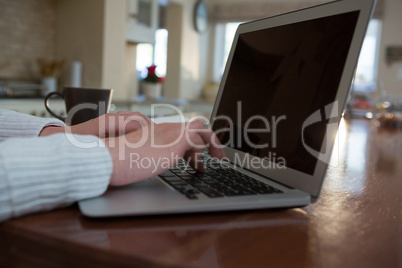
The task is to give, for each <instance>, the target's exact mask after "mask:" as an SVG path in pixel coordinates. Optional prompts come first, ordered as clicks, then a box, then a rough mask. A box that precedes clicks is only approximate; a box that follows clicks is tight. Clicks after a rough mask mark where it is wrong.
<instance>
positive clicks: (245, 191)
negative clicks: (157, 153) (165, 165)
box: [159, 158, 282, 199]
mask: <svg viewBox="0 0 402 268" xmlns="http://www.w3.org/2000/svg"><path fill="white" fill-rule="evenodd" d="M204 167H205V171H204V172H203V173H200V172H198V171H195V170H194V169H193V168H191V167H190V166H189V165H188V164H187V163H186V162H185V161H184V160H182V161H180V162H179V163H178V164H177V165H176V166H174V167H173V168H171V169H169V170H167V171H165V172H163V173H162V174H160V175H159V176H160V177H161V178H162V179H163V180H164V181H166V182H167V183H168V184H170V185H171V186H172V187H174V188H175V189H176V190H178V191H179V192H181V193H182V194H184V195H185V196H186V197H187V198H189V199H198V195H199V194H200V193H203V194H205V195H206V196H208V197H210V198H219V197H225V196H227V197H233V196H245V195H258V194H278V193H282V191H281V190H279V189H277V188H274V187H272V186H270V185H268V184H265V183H263V182H261V181H258V180H256V179H254V178H251V177H249V176H247V175H245V174H243V173H241V172H239V171H237V170H235V169H233V168H231V167H228V166H225V165H221V164H220V163H219V162H216V161H215V162H214V161H206V160H205V158H204Z"/></svg>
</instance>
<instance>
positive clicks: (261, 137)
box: [79, 0, 375, 217]
mask: <svg viewBox="0 0 402 268" xmlns="http://www.w3.org/2000/svg"><path fill="white" fill-rule="evenodd" d="M374 6H375V0H348V1H346V0H343V1H336V2H331V3H328V4H323V5H319V6H315V7H311V8H307V9H303V10H299V11H295V12H291V13H286V14H283V15H278V16H274V17H270V18H266V19H262V20H258V21H253V22H248V23H244V24H241V25H240V26H239V27H238V30H237V32H236V35H235V38H234V40H233V45H232V49H231V52H230V54H229V58H228V61H227V65H226V68H225V72H224V74H223V77H222V82H221V85H220V89H219V93H218V96H217V99H216V102H215V105H214V109H213V112H212V116H211V126H212V129H213V130H214V131H215V132H216V133H217V136H218V137H219V139H220V141H221V142H222V144H224V145H225V152H226V155H227V159H226V160H225V161H224V163H215V162H214V163H213V164H222V165H223V166H224V167H225V168H234V169H235V170H236V171H238V172H240V173H242V174H243V175H244V176H248V177H251V178H253V180H255V181H258V182H261V183H264V184H268V185H269V186H270V187H273V188H274V189H276V190H277V192H274V193H270V194H252V195H247V194H245V195H235V196H226V195H222V196H219V197H214V198H211V197H209V196H208V195H206V194H204V193H203V192H200V193H197V194H196V198H191V199H190V198H188V196H186V195H184V194H183V193H182V192H180V191H179V190H178V189H177V187H175V186H174V185H173V184H170V183H169V181H168V180H166V178H165V179H162V178H161V177H160V176H154V177H152V178H150V179H148V180H145V181H142V182H138V183H134V184H131V185H128V186H124V187H110V188H109V189H108V190H107V192H106V193H105V194H104V195H102V196H100V197H96V198H92V199H88V200H83V201H80V202H79V207H80V210H81V212H82V213H83V214H84V215H86V216H90V217H110V216H128V215H157V214H171V213H194V212H212V211H229V210H250V209H264V208H290V207H302V206H306V205H308V204H310V203H311V202H314V201H315V200H317V198H318V196H319V193H320V189H321V186H322V183H323V180H324V177H325V173H326V170H327V167H328V165H329V161H330V157H331V152H332V147H333V144H334V140H335V136H336V133H337V128H338V125H339V121H340V119H341V116H342V112H343V109H344V106H345V103H346V99H347V96H348V92H349V88H350V84H351V81H352V77H353V73H354V70H355V67H356V63H357V60H358V56H359V53H360V48H361V45H362V42H363V39H364V36H365V33H366V29H367V25H368V22H369V20H370V18H371V13H372V11H373V8H374ZM206 157H207V156H206ZM208 160H209V159H207V162H208Z"/></svg>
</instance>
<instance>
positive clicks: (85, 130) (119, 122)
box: [39, 112, 153, 138]
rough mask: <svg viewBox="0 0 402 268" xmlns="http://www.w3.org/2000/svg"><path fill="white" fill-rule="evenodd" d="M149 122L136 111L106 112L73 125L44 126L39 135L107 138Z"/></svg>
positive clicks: (125, 132) (131, 130)
mask: <svg viewBox="0 0 402 268" xmlns="http://www.w3.org/2000/svg"><path fill="white" fill-rule="evenodd" d="M150 124H153V122H152V121H151V120H150V119H149V118H148V117H146V116H145V115H143V114H141V113H138V112H118V113H116V114H113V113H108V114H105V115H102V116H100V117H98V118H95V119H92V120H89V121H87V122H84V123H81V124H78V125H74V126H64V127H56V126H48V127H45V128H43V129H42V131H41V133H40V134H39V136H48V135H52V134H56V133H71V134H80V135H94V136H97V137H99V138H108V137H117V136H120V135H124V134H127V133H130V132H133V131H136V130H139V129H141V128H142V127H144V126H148V125H150Z"/></svg>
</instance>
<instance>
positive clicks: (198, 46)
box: [164, 0, 209, 99]
mask: <svg viewBox="0 0 402 268" xmlns="http://www.w3.org/2000/svg"><path fill="white" fill-rule="evenodd" d="M195 2H196V0H171V1H170V2H169V7H168V14H167V24H168V31H169V41H168V42H169V44H168V46H169V48H168V49H169V51H168V68H167V74H166V83H165V89H164V93H165V96H166V97H169V98H186V99H195V98H198V97H199V96H200V94H201V90H202V87H203V85H204V83H205V81H207V69H208V68H207V63H208V57H207V56H206V55H207V54H208V51H209V47H208V40H209V39H208V34H207V33H205V34H200V33H198V32H196V31H195V29H194V26H193V11H194V5H195ZM169 25H170V26H169ZM169 28H170V29H169Z"/></svg>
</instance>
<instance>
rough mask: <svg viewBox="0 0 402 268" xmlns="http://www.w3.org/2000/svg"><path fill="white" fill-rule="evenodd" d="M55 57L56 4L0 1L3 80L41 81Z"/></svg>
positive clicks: (42, 0)
mask: <svg viewBox="0 0 402 268" xmlns="http://www.w3.org/2000/svg"><path fill="white" fill-rule="evenodd" d="M54 55H55V0H0V79H31V78H39V73H38V66H37V63H36V60H37V59H38V58H45V59H49V60H50V59H53V58H54Z"/></svg>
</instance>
